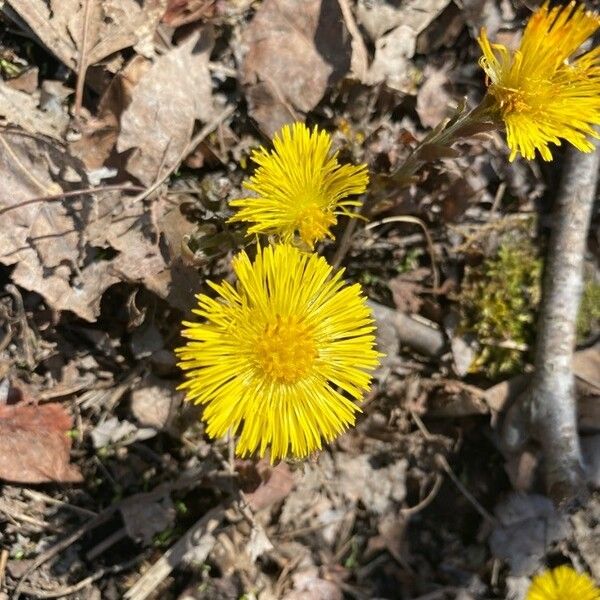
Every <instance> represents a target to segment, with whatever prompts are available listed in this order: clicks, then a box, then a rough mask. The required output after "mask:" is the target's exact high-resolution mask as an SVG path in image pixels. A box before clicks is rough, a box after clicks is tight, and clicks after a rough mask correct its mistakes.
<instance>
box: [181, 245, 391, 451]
mask: <svg viewBox="0 0 600 600" xmlns="http://www.w3.org/2000/svg"><path fill="white" fill-rule="evenodd" d="M233 270H234V272H235V274H236V276H237V284H236V286H235V287H234V286H232V285H230V284H229V283H227V282H223V283H221V284H214V283H210V286H211V287H212V288H213V290H214V291H215V292H216V293H217V294H218V296H219V297H218V298H217V299H213V298H210V297H208V296H206V295H203V294H199V295H198V302H199V308H198V309H197V310H195V311H194V312H195V313H196V314H197V315H199V316H200V317H202V318H203V321H202V322H195V323H190V322H184V325H185V326H186V327H187V329H185V330H184V331H183V336H184V337H186V338H188V340H189V341H188V342H187V344H186V345H185V346H183V347H182V348H178V349H177V351H176V352H177V354H178V355H179V358H180V361H181V362H180V363H179V365H180V367H181V368H182V369H184V370H185V371H186V377H187V380H186V381H185V382H184V383H183V384H182V385H181V389H185V390H187V399H188V400H191V401H194V402H196V403H200V404H204V405H205V406H206V408H205V410H204V414H203V419H204V420H205V421H206V422H207V424H208V426H207V433H208V435H210V436H211V437H220V436H222V435H224V434H225V433H226V432H227V431H228V430H231V431H232V432H233V433H236V432H237V433H240V437H239V441H238V444H237V448H236V451H237V453H238V454H239V455H242V456H244V455H247V454H251V453H253V452H255V451H257V450H258V453H259V454H260V455H261V456H263V455H264V454H265V452H266V450H267V448H268V447H270V450H271V460H276V459H278V458H283V457H286V456H294V457H305V456H307V455H308V454H310V453H311V452H313V451H315V450H317V449H320V448H321V445H322V440H325V441H327V442H329V441H331V440H332V439H334V438H335V437H336V436H337V435H339V434H340V433H341V432H342V431H343V430H344V429H346V428H347V427H348V426H349V425H353V424H354V421H355V413H356V412H357V411H360V408H359V407H358V405H357V404H356V401H360V400H361V399H362V396H363V394H364V392H365V391H366V390H367V389H368V387H369V385H370V381H371V371H372V370H373V369H374V368H375V367H376V366H377V364H378V360H379V353H378V352H377V351H376V350H375V349H374V347H373V346H374V342H375V337H374V333H373V331H374V323H373V318H372V316H371V311H370V309H369V308H368V306H367V305H366V300H365V298H364V297H363V296H362V295H361V289H360V286H359V285H358V284H354V285H350V286H345V285H344V283H343V281H342V279H341V278H342V274H343V272H342V271H338V272H337V273H335V274H333V273H332V268H331V267H330V266H329V265H328V264H327V262H326V261H325V259H324V258H322V257H319V256H317V255H316V254H308V253H304V252H302V251H300V250H298V249H297V248H295V247H293V246H291V245H283V244H282V245H274V246H269V247H267V248H264V249H263V248H261V247H260V246H259V248H258V254H257V256H256V258H255V260H254V262H251V261H250V259H249V258H248V256H247V255H246V253H245V252H241V253H240V254H238V255H237V256H236V257H235V258H234V259H233ZM343 392H345V393H346V395H347V396H349V398H348V397H347V396H346V395H344V394H343Z"/></svg>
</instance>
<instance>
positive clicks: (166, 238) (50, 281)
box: [0, 131, 199, 321]
mask: <svg viewBox="0 0 600 600" xmlns="http://www.w3.org/2000/svg"><path fill="white" fill-rule="evenodd" d="M0 149H2V150H3V151H1V152H0V179H1V180H2V182H3V185H2V186H1V187H0V263H2V264H4V265H7V266H10V265H15V268H14V270H13V272H12V274H11V278H12V280H13V282H14V283H15V284H17V285H19V286H21V287H23V288H25V289H28V290H31V291H35V292H37V293H38V294H40V295H41V296H43V297H44V299H45V301H46V302H47V304H48V306H50V307H52V308H53V309H55V310H58V311H62V310H70V311H72V312H74V313H75V314H76V315H78V316H79V317H81V318H83V319H85V320H87V321H94V320H95V319H96V317H97V316H98V314H99V312H100V301H101V299H102V295H103V293H104V292H105V290H106V289H107V288H108V287H110V286H111V285H113V284H115V283H117V282H120V281H128V282H132V283H140V284H142V285H144V286H145V287H147V288H148V289H150V290H151V291H153V292H155V293H156V294H158V295H159V296H161V297H162V298H165V299H166V300H167V301H168V302H169V303H170V304H171V305H173V306H177V307H179V308H182V309H183V310H186V309H189V308H190V306H189V303H190V302H191V301H192V299H193V293H194V292H195V291H197V288H198V287H199V284H198V274H197V272H196V271H194V270H193V269H192V268H191V267H186V266H185V265H184V264H183V263H182V261H181V256H180V251H181V240H180V238H178V237H177V234H180V235H183V234H184V232H185V226H186V223H187V221H186V220H185V218H184V217H183V215H181V213H180V211H179V208H178V207H173V206H171V205H169V204H168V203H166V202H162V201H160V200H157V201H156V202H155V203H154V204H153V205H152V206H151V207H147V206H145V205H144V204H143V203H141V202H135V201H133V199H132V198H131V196H125V195H123V194H121V193H120V192H117V191H106V192H96V193H95V194H83V195H81V196H78V197H72V198H65V199H64V200H62V201H52V202H34V203H30V204H26V202H27V201H28V200H31V199H32V198H36V197H40V196H47V195H51V194H56V193H60V192H61V191H62V190H61V186H60V185H59V184H58V181H61V184H62V185H65V186H66V184H65V182H63V181H62V180H61V177H60V176H61V173H62V172H63V170H65V169H68V170H69V171H70V174H71V176H74V175H79V176H80V177H81V181H80V182H79V183H78V185H77V187H79V188H87V187H88V186H89V182H88V181H87V179H86V176H85V172H84V171H83V168H82V165H81V163H80V162H79V161H77V160H76V159H74V158H73V157H71V156H70V155H69V154H68V153H67V152H66V151H65V150H64V149H63V148H62V147H61V146H59V145H57V144H55V143H53V142H50V141H47V140H44V139H43V138H41V137H39V136H37V137H35V138H33V137H31V136H28V135H26V134H24V133H23V132H19V131H10V132H2V133H0ZM187 226H188V227H191V225H190V224H189V223H187ZM172 230H173V231H175V233H173V231H172ZM109 249H112V250H116V251H117V254H116V255H115V256H112V257H109V258H107V256H106V252H105V250H109Z"/></svg>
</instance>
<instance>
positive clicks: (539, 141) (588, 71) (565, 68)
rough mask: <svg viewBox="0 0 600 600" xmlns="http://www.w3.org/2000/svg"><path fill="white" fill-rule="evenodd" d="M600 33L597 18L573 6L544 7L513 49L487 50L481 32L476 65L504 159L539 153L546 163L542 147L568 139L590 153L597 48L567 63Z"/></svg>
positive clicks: (598, 111) (598, 99) (599, 97)
mask: <svg viewBox="0 0 600 600" xmlns="http://www.w3.org/2000/svg"><path fill="white" fill-rule="evenodd" d="M599 27H600V15H599V14H598V13H596V12H592V11H590V10H587V9H586V8H585V6H583V5H580V4H577V3H576V2H571V3H569V4H568V5H567V6H556V7H554V8H550V7H549V5H548V2H546V3H544V4H543V5H542V6H541V7H540V8H538V10H537V11H536V12H535V13H534V14H533V15H532V16H531V18H530V19H529V22H528V23H527V27H526V28H525V32H524V33H523V39H522V41H521V45H520V47H519V49H518V50H516V51H514V52H511V51H510V50H508V49H507V48H506V47H505V46H503V45H501V44H491V43H490V42H489V40H488V38H487V35H486V32H485V29H484V30H482V31H481V35H480V37H479V40H478V41H479V45H480V46H481V49H482V51H483V56H482V57H481V60H480V64H481V66H482V68H483V69H484V71H485V73H486V76H487V79H488V86H489V87H488V98H489V100H490V102H491V104H492V105H494V107H495V109H496V111H497V112H498V113H499V115H500V117H501V119H502V120H503V121H504V124H505V127H506V134H507V141H508V146H509V148H510V160H511V161H512V160H514V159H515V157H516V156H517V154H521V155H523V157H524V158H527V159H533V158H534V157H535V151H536V150H538V151H539V152H540V154H541V156H542V158H543V159H544V160H552V154H551V152H550V148H549V147H548V145H549V144H550V143H552V144H556V145H558V146H560V143H561V140H566V141H568V142H570V143H571V144H573V146H575V147H576V148H577V149H579V150H581V151H583V152H590V151H592V150H593V149H594V144H593V143H592V141H591V140H590V138H593V137H595V138H597V137H598V134H597V133H596V131H595V130H594V126H595V125H598V124H600V48H599V47H596V48H594V49H593V50H590V51H589V52H587V53H585V54H582V55H580V56H578V57H575V58H573V56H574V55H575V53H576V52H577V51H578V49H579V48H580V46H581V45H582V44H583V42H585V40H587V39H588V38H589V37H590V36H591V35H592V34H593V33H594V32H595V31H596V30H597V29H598V28H599Z"/></svg>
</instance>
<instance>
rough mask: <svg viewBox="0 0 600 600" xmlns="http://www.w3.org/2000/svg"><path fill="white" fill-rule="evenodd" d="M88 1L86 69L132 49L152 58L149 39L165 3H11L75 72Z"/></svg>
mask: <svg viewBox="0 0 600 600" xmlns="http://www.w3.org/2000/svg"><path fill="white" fill-rule="evenodd" d="M88 2H91V3H92V4H91V5H90V7H89V8H90V11H89V13H88V14H89V19H88V23H87V30H86V34H85V37H86V47H87V48H88V49H89V50H88V53H87V57H86V59H85V60H86V64H87V65H92V64H95V63H97V62H99V61H101V60H102V59H103V58H106V57H107V56H109V55H111V54H113V53H114V52H118V51H119V50H122V49H123V48H128V47H130V46H134V47H135V49H136V50H137V51H138V52H139V53H140V54H144V55H147V56H150V55H152V53H153V44H152V38H153V36H154V32H155V30H156V26H157V25H158V23H159V22H160V19H161V17H162V16H163V14H164V12H165V10H166V7H167V0H145V1H144V2H136V0H100V1H99V2H98V1H95V0H50V2H49V3H47V2H45V1H44V0H10V1H9V2H8V4H10V5H11V6H12V8H13V10H14V11H15V12H16V13H17V14H18V15H19V16H20V17H21V18H22V19H23V20H24V21H25V22H26V23H27V24H28V25H29V27H31V29H32V30H33V31H34V32H35V34H36V35H37V36H38V37H39V39H40V40H41V41H42V42H43V43H44V44H45V45H46V46H47V47H48V49H49V50H50V51H52V52H53V53H54V54H55V55H56V56H57V57H58V58H59V59H60V60H61V61H62V62H64V63H65V64H66V65H67V66H68V67H71V68H72V69H74V68H76V67H77V64H78V61H79V57H80V50H81V46H82V41H83V38H84V35H83V30H84V14H85V9H86V4H87V3H88Z"/></svg>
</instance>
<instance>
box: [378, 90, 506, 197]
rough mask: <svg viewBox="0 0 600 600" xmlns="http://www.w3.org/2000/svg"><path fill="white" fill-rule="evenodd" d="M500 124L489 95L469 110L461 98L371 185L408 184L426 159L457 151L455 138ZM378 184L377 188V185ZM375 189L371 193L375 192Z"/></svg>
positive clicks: (393, 188)
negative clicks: (397, 163) (450, 112)
mask: <svg viewBox="0 0 600 600" xmlns="http://www.w3.org/2000/svg"><path fill="white" fill-rule="evenodd" d="M502 126H503V124H502V121H501V119H500V116H499V113H497V110H496V109H495V107H494V103H493V100H492V99H491V98H490V96H489V95H486V96H485V97H484V99H483V100H482V101H481V102H480V103H479V104H478V105H477V106H476V107H475V108H473V109H472V110H470V111H467V110H466V102H463V103H462V104H461V105H460V106H459V107H458V108H457V109H456V111H455V113H454V115H453V116H452V117H450V119H448V120H447V121H446V122H442V123H440V124H439V125H438V126H437V127H435V128H434V129H432V130H431V131H430V132H429V133H428V134H427V135H426V136H425V137H424V138H423V140H421V142H419V144H418V145H417V146H416V147H415V148H414V149H413V151H412V152H411V153H410V155H409V156H408V158H407V159H406V160H405V161H404V163H402V165H401V166H400V167H399V168H398V169H396V170H395V171H394V172H393V173H392V174H390V175H387V176H385V177H383V178H379V180H378V181H377V182H376V183H377V184H378V185H376V186H374V187H375V188H376V192H380V191H381V189H383V190H384V191H386V190H387V191H390V192H396V191H397V190H398V189H399V188H402V187H405V186H406V185H409V184H410V183H411V182H412V180H413V177H414V175H415V174H416V172H417V171H418V170H419V169H420V168H421V167H422V166H424V165H425V164H427V163H428V162H433V161H434V160H438V159H440V158H453V157H456V156H457V155H458V153H457V152H456V151H455V150H454V149H453V148H452V145H453V144H454V143H455V142H458V141H459V140H461V139H464V138H466V137H470V136H473V135H475V134H477V133H484V132H486V131H491V130H493V129H498V128H501V127H502ZM377 188H379V189H377ZM377 195H378V193H375V194H372V196H377Z"/></svg>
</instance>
